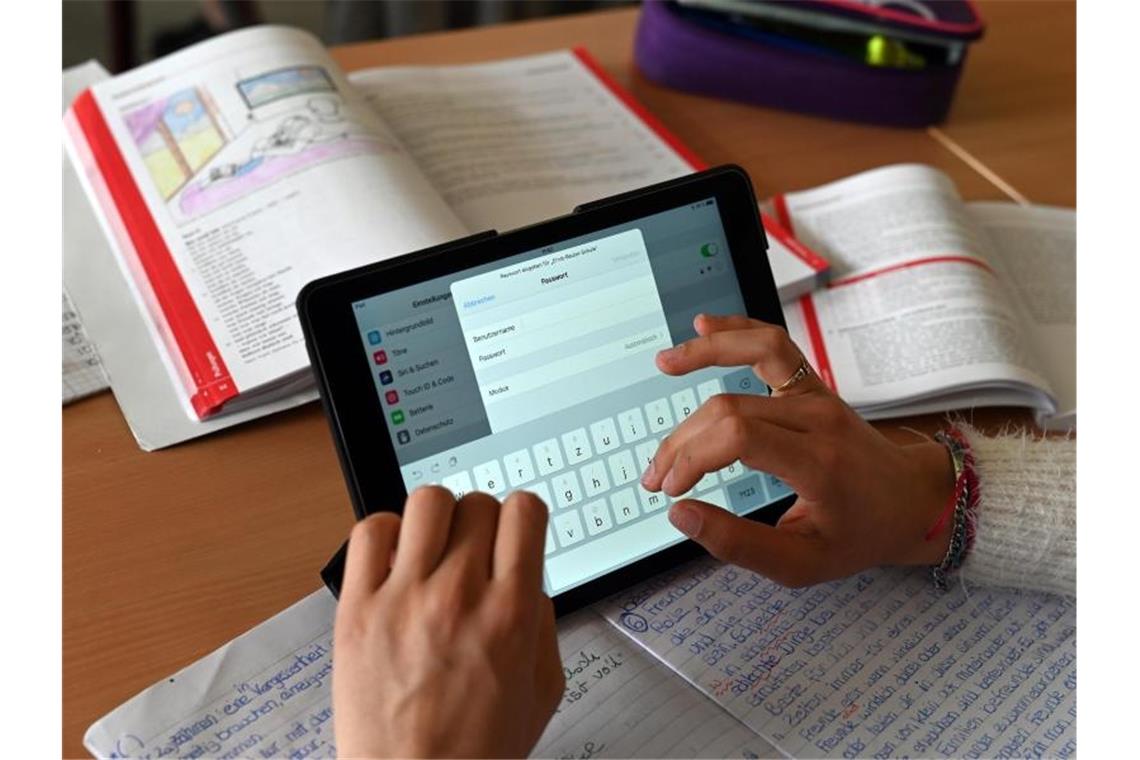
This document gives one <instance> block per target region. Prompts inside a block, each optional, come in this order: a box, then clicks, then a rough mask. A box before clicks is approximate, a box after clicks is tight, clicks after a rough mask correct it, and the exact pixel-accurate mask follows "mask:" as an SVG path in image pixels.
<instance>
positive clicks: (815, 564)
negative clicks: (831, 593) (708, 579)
mask: <svg viewBox="0 0 1140 760" xmlns="http://www.w3.org/2000/svg"><path fill="white" fill-rule="evenodd" d="M669 522H671V523H673V527H675V528H676V529H677V530H679V531H681V532H682V533H684V534H685V535H686V536H688V537H689V538H691V539H693V540H694V541H696V542H697V543H698V544H700V545H701V546H703V547H704V548H705V549H707V550H708V552H709V554H711V555H713V556H714V557H716V558H717V559H719V560H721V561H723V562H728V563H729V564H732V565H737V566H739V567H743V568H745V569H748V570H752V571H754V572H757V573H760V574H761V575H764V576H767V577H769V578H771V579H772V580H774V581H776V582H777V583H780V584H782V585H785V586H806V585H808V584H809V583H812V582H814V579H815V578H816V577H817V576H819V575H820V571H821V570H822V564H821V563H820V562H819V561H818V560H819V559H820V551H819V548H818V547H817V546H816V545H815V544H814V543H813V542H810V541H808V540H806V538H805V537H804V536H802V535H800V534H797V533H792V532H789V531H786V530H781V529H779V528H774V527H772V526H771V525H765V524H764V523H760V522H755V521H753V520H747V519H745V518H743V517H739V516H737V515H734V514H732V513H731V512H729V511H727V510H725V509H722V508H720V507H717V506H714V505H712V504H708V503H706V502H703V501H697V500H695V499H684V500H682V501H679V502H677V503H676V504H674V505H673V506H672V507H670V509H669Z"/></svg>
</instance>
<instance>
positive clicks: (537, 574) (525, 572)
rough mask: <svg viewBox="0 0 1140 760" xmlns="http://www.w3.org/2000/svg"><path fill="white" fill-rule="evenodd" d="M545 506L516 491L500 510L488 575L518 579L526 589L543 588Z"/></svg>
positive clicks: (504, 578) (529, 494) (532, 497)
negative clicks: (489, 573)
mask: <svg viewBox="0 0 1140 760" xmlns="http://www.w3.org/2000/svg"><path fill="white" fill-rule="evenodd" d="M546 518H547V509H546V505H545V504H543V503H542V502H541V501H540V500H539V498H538V497H537V496H535V495H534V494H532V493H528V492H526V491H515V492H514V493H513V494H511V495H510V496H508V497H507V500H506V501H504V502H503V506H502V509H501V510H500V511H499V530H498V534H497V535H496V536H495V552H494V556H493V557H492V560H491V577H492V578H493V579H495V580H506V579H512V580H514V581H518V582H521V583H522V585H523V587H524V588H525V590H527V591H534V592H536V593H537V592H538V591H540V590H541V589H542V560H543V556H544V554H545V548H546Z"/></svg>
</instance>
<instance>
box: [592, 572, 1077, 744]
mask: <svg viewBox="0 0 1140 760" xmlns="http://www.w3.org/2000/svg"><path fill="white" fill-rule="evenodd" d="M604 613H605V614H606V616H607V618H608V619H610V620H611V622H613V623H614V624H615V625H617V626H619V627H620V628H621V629H622V630H623V631H625V632H626V633H627V634H628V635H629V636H630V637H631V638H632V639H633V640H634V641H637V642H638V643H640V644H642V645H643V646H645V647H646V648H647V649H648V650H649V651H652V652H653V653H654V654H656V655H657V656H658V657H660V658H661V660H662V661H663V662H665V663H666V664H667V665H668V666H669V667H670V668H672V669H673V670H675V671H676V672H677V673H679V674H680V675H681V676H683V677H684V678H685V679H686V680H688V681H689V682H690V683H692V684H693V685H695V686H696V687H697V688H699V689H700V690H701V691H703V692H704V693H705V694H707V695H708V696H710V697H711V698H713V699H715V700H716V701H717V702H718V703H720V704H721V705H723V706H724V707H725V709H726V710H728V711H729V712H730V713H731V714H732V715H734V716H736V717H737V718H739V719H740V720H741V721H743V722H744V723H745V724H746V725H748V726H749V727H750V728H752V729H753V730H755V731H756V732H757V733H758V734H760V735H761V736H763V737H765V738H766V739H768V740H770V741H771V742H772V743H773V744H775V745H776V746H777V747H779V748H780V750H781V751H783V752H785V753H787V754H788V755H790V756H794V757H819V756H826V757H842V756H848V757H852V756H858V757H896V756H908V755H909V756H919V757H925V756H953V757H979V756H986V757H991V756H1025V755H1034V756H1041V755H1047V756H1051V757H1062V758H1063V757H1070V756H1072V755H1073V754H1075V752H1076V646H1075V643H1076V605H1075V603H1074V602H1072V601H1070V600H1065V599H1061V598H1056V597H1050V596H1043V595H1036V594H1021V593H1016V592H1006V591H994V590H988V589H981V588H978V589H971V590H970V591H969V593H967V592H966V590H965V589H964V588H962V587H957V588H954V589H952V590H951V591H949V592H946V593H943V592H939V591H936V590H935V589H934V588H933V586H932V585H931V583H930V581H929V578H928V577H927V574H926V572H925V571H924V570H915V571H902V570H896V569H883V570H873V571H867V572H863V573H859V574H857V575H855V576H852V577H850V578H847V579H845V580H841V581H836V582H833V583H828V584H822V585H819V586H814V587H810V588H806V589H786V588H783V587H781V586H779V585H777V584H775V583H773V582H771V581H768V580H766V579H765V578H763V577H761V576H759V575H756V574H755V573H750V572H748V571H745V570H741V569H738V568H734V567H730V566H726V565H721V564H719V563H716V562H714V561H711V560H708V561H700V562H697V563H694V564H692V565H688V566H686V567H684V568H683V569H681V570H678V571H676V572H674V573H670V574H666V575H664V576H661V577H658V578H656V579H654V580H653V581H650V582H648V583H647V584H645V585H642V586H640V587H637V588H635V589H633V590H631V591H630V592H628V593H624V594H622V595H620V596H618V597H615V598H614V599H613V600H611V601H610V602H609V603H608V604H607V605H606V607H605V608H604Z"/></svg>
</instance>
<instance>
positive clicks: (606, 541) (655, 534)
mask: <svg viewBox="0 0 1140 760" xmlns="http://www.w3.org/2000/svg"><path fill="white" fill-rule="evenodd" d="M683 538H684V535H682V534H681V533H680V532H679V531H678V530H677V529H676V528H674V527H673V524H672V523H670V522H669V512H668V511H667V510H662V511H660V512H658V513H657V514H655V515H651V516H650V517H648V518H646V519H644V520H641V521H639V522H636V523H634V524H633V525H629V526H627V527H625V528H619V529H618V530H615V531H614V532H613V533H607V534H606V535H604V536H601V537H600V538H595V539H593V540H592V541H590V542H588V543H586V544H584V545H583V546H581V547H580V548H578V549H573V550H571V551H568V552H566V553H564V554H559V555H558V556H556V557H551V558H550V559H548V560H546V573H547V577H548V578H549V579H550V585H551V587H552V588H553V589H560V588H562V587H564V586H567V585H569V584H573V583H578V582H580V581H584V580H586V579H587V578H592V577H594V576H597V575H600V574H601V573H604V572H606V571H607V570H612V569H614V568H615V567H620V566H621V565H625V564H627V563H629V562H632V561H633V560H635V559H639V558H640V557H643V556H645V555H646V554H649V553H650V552H653V551H656V550H657V549H660V548H662V547H664V546H667V545H669V544H672V543H676V542H677V541H679V540H681V539H683Z"/></svg>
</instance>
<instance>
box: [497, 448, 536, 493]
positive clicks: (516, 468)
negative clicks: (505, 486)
mask: <svg viewBox="0 0 1140 760" xmlns="http://www.w3.org/2000/svg"><path fill="white" fill-rule="evenodd" d="M503 463H504V464H505V465H506V466H507V480H509V481H510V483H511V488H518V487H519V486H521V485H522V484H523V483H529V482H530V481H532V480H534V467H532V466H531V464H530V454H528V453H527V450H526V449H519V450H518V451H516V452H514V453H511V454H507V455H506V456H505V457H503Z"/></svg>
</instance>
